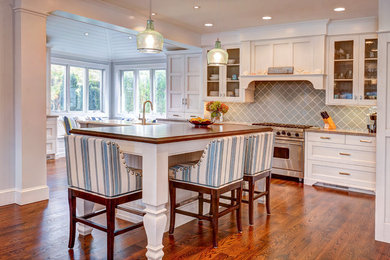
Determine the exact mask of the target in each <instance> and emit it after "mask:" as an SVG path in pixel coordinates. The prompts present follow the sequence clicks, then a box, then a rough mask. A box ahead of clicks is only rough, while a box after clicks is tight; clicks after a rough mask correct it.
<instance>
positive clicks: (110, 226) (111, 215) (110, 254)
mask: <svg viewBox="0 0 390 260" xmlns="http://www.w3.org/2000/svg"><path fill="white" fill-rule="evenodd" d="M106 210H107V212H106V216H107V259H108V260H112V259H114V239H115V236H114V231H115V205H114V204H113V203H112V202H111V200H107V203H106Z"/></svg>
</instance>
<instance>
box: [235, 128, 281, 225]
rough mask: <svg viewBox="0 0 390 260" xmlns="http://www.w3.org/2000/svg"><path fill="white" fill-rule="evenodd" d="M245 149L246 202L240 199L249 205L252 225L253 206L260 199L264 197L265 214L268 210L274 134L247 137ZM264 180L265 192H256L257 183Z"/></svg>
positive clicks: (268, 212) (269, 212)
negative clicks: (247, 194)
mask: <svg viewBox="0 0 390 260" xmlns="http://www.w3.org/2000/svg"><path fill="white" fill-rule="evenodd" d="M246 143H247V145H246V149H245V168H244V181H246V182H248V189H243V190H244V191H247V192H248V193H249V196H248V200H244V199H242V202H243V203H248V204H249V224H250V225H253V209H254V207H253V204H254V201H255V200H257V199H259V198H260V197H263V196H266V201H265V203H266V208H267V214H268V215H269V214H271V209H270V183H271V169H272V159H273V153H274V134H273V133H272V132H265V133H260V134H258V135H253V136H249V137H247V140H246ZM264 178H266V181H265V182H266V185H265V191H257V190H256V189H255V184H256V182H257V181H259V180H262V179H264Z"/></svg>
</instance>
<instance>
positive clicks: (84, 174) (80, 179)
mask: <svg viewBox="0 0 390 260" xmlns="http://www.w3.org/2000/svg"><path fill="white" fill-rule="evenodd" d="M65 152H66V168H67V175H68V185H69V186H70V187H75V188H78V189H82V190H85V191H89V192H93V193H97V194H100V195H103V196H107V197H114V196H120V195H124V194H126V193H130V192H134V191H139V190H141V188H142V171H141V170H140V169H133V168H130V167H128V166H127V165H126V162H125V160H126V159H125V155H124V154H123V153H121V152H120V148H119V145H118V144H117V143H114V142H111V141H107V140H104V139H101V138H94V137H86V136H79V135H69V136H66V137H65Z"/></svg>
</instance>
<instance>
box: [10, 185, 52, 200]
mask: <svg viewBox="0 0 390 260" xmlns="http://www.w3.org/2000/svg"><path fill="white" fill-rule="evenodd" d="M48 199H49V187H48V186H47V185H42V186H37V187H32V188H28V189H22V190H18V189H16V190H15V203H16V204H18V205H25V204H29V203H34V202H38V201H42V200H48Z"/></svg>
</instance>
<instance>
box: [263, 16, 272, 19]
mask: <svg viewBox="0 0 390 260" xmlns="http://www.w3.org/2000/svg"><path fill="white" fill-rule="evenodd" d="M271 19H272V17H271V16H263V20H271Z"/></svg>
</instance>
